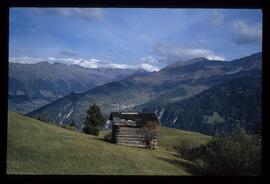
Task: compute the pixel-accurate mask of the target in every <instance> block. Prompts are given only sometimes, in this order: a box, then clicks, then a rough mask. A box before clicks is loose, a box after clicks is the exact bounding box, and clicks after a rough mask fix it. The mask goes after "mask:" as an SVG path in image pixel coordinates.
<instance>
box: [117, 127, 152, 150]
mask: <svg viewBox="0 0 270 184" xmlns="http://www.w3.org/2000/svg"><path fill="white" fill-rule="evenodd" d="M150 134H151V136H152V137H153V139H152V142H151V143H152V145H154V146H153V147H156V145H157V135H156V131H155V130H153V129H150V128H145V127H135V126H131V127H130V126H113V134H112V141H113V142H114V143H116V144H122V145H129V146H136V147H148V145H149V142H148V141H147V138H146V137H147V136H149V135H150Z"/></svg>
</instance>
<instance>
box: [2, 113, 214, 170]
mask: <svg viewBox="0 0 270 184" xmlns="http://www.w3.org/2000/svg"><path fill="white" fill-rule="evenodd" d="M103 135H104V132H103V133H102V134H101V136H99V137H94V136H90V135H86V134H82V133H78V132H74V131H71V130H67V129H64V128H60V127H56V126H54V125H50V124H47V123H44V122H40V121H38V120H35V119H31V118H28V117H24V116H22V115H19V114H17V113H13V112H9V115H8V145H7V174H35V175H37V174H38V175H39V174H56V175H65V174H67V175H196V172H197V171H196V170H197V168H196V165H194V164H193V163H191V162H189V161H186V160H184V159H181V158H180V157H179V156H178V154H176V153H175V152H174V150H173V149H174V148H175V146H177V145H179V144H183V142H186V141H196V142H199V143H200V144H201V143H206V142H207V141H208V140H209V138H210V137H208V136H205V135H202V134H199V133H191V132H185V131H180V130H176V129H169V128H160V138H159V139H160V142H159V147H158V148H157V149H156V150H148V149H143V148H134V147H127V146H120V145H115V144H111V143H108V142H106V141H104V140H103V138H102V136H103Z"/></svg>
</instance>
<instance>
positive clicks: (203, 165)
mask: <svg viewBox="0 0 270 184" xmlns="http://www.w3.org/2000/svg"><path fill="white" fill-rule="evenodd" d="M181 153H183V150H182V152H181ZM182 155H183V156H184V157H185V158H186V159H190V160H193V161H195V162H196V163H197V164H198V166H199V167H200V169H201V171H202V174H205V175H260V174H261V136H260V135H258V134H247V133H246V131H245V130H243V129H241V130H240V131H239V132H234V133H233V134H231V135H223V136H218V137H214V138H213V139H212V140H211V141H210V142H209V143H208V144H206V145H203V146H200V147H197V148H193V149H185V150H184V154H182Z"/></svg>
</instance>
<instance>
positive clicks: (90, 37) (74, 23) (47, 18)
mask: <svg viewBox="0 0 270 184" xmlns="http://www.w3.org/2000/svg"><path fill="white" fill-rule="evenodd" d="M9 21H10V24H9V61H10V62H18V63H37V62H41V61H48V62H50V63H54V62H59V63H66V64H78V65H80V66H83V67H88V68H98V67H112V68H142V69H145V70H147V71H158V70H160V69H161V68H163V67H165V66H166V65H168V64H171V63H174V62H176V61H179V60H180V61H186V60H190V59H193V58H198V57H205V58H207V59H209V60H224V61H230V60H233V59H237V58H240V57H244V56H248V55H250V54H253V53H256V52H260V51H261V49H262V12H261V10H259V9H183V8H180V9H173V8H11V9H10V18H9Z"/></svg>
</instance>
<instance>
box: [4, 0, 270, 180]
mask: <svg viewBox="0 0 270 184" xmlns="http://www.w3.org/2000/svg"><path fill="white" fill-rule="evenodd" d="M3 2H4V3H3ZM1 4H4V6H2V5H1V9H0V23H1V29H0V30H1V37H0V44H1V46H0V48H1V54H0V57H1V58H0V70H1V71H0V75H1V76H0V80H1V83H0V86H1V90H0V94H1V100H0V102H1V109H0V113H1V115H0V118H1V121H0V136H1V137H0V141H1V142H0V153H1V154H0V156H1V157H0V159H1V160H0V171H1V179H5V180H7V181H18V182H21V181H27V182H28V183H29V182H31V181H33V182H34V181H35V183H36V182H46V183H48V182H51V181H54V182H57V183H62V181H70V182H76V183H78V182H80V180H84V181H86V182H87V183H89V182H90V183H93V182H98V183H100V182H106V183H108V182H109V183H114V182H116V181H117V182H123V183H133V182H134V183H150V182H160V183H164V184H165V183H180V182H181V183H183V182H186V181H185V180H186V179H194V178H195V179H198V180H199V181H198V182H202V179H203V178H205V177H200V178H198V177H175V176H169V177H161V176H139V177H137V176H121V177H119V176H116V177H115V176H55V175H52V176H38V175H34V176H30V175H6V158H7V155H6V149H7V113H8V40H9V39H8V38H9V8H12V7H114V8H124V7H125V8H129V7H130V8H131V7H132V8H138V7H142V8H247V9H262V12H263V46H262V55H263V67H262V68H263V77H262V82H263V83H265V84H266V79H267V76H266V75H267V71H266V70H267V68H268V66H267V65H269V64H268V63H269V62H270V61H269V51H267V48H268V49H269V48H270V46H269V36H268V35H269V34H270V31H269V23H270V20H269V10H270V9H269V8H267V6H266V0H220V1H218V0H92V1H91V0H6V1H4V0H1ZM266 90H267V86H266V85H263V92H262V98H263V100H262V103H263V106H266V104H268V103H267V99H266V97H267V96H268V94H269V93H268V92H266ZM262 109H263V110H262V117H263V124H262V126H263V129H262V132H263V166H265V165H266V166H267V165H268V164H267V161H268V160H269V154H267V153H266V151H267V150H266V149H265V148H266V147H267V145H266V143H267V142H268V141H267V140H266V137H267V134H266V133H267V131H268V130H269V122H268V121H267V119H266V117H265V113H266V112H265V111H266V110H267V108H262ZM108 164H109V163H108ZM153 167H154V166H153ZM262 172H263V173H262V174H263V175H266V174H267V173H266V168H265V167H263V169H262ZM2 176H3V178H2ZM212 178H213V179H212ZM215 178H216V177H211V180H212V181H215ZM208 179H210V178H209V177H208ZM240 179H241V181H242V178H240ZM226 180H227V179H226ZM226 180H224V179H223V178H222V179H221V178H217V181H218V182H222V181H223V182H232V181H235V182H239V181H237V180H235V178H234V179H228V180H229V181H226ZM241 181H240V182H241ZM246 181H248V182H256V181H258V178H254V177H253V178H247V180H246ZM188 182H190V181H188ZM215 182H216V181H215Z"/></svg>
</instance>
